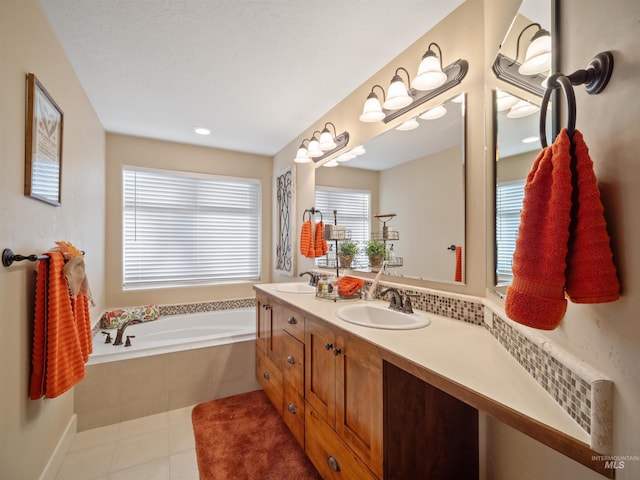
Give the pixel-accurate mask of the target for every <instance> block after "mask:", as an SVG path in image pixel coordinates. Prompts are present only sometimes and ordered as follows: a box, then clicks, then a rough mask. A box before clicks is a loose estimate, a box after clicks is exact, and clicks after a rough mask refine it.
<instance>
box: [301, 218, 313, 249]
mask: <svg viewBox="0 0 640 480" xmlns="http://www.w3.org/2000/svg"><path fill="white" fill-rule="evenodd" d="M311 229H312V227H311V220H307V221H306V222H303V223H302V229H301V230H300V254H301V255H304V256H305V257H308V258H313V256H314V255H313V254H312V255H309V253H310V252H314V250H313V237H312V232H311Z"/></svg>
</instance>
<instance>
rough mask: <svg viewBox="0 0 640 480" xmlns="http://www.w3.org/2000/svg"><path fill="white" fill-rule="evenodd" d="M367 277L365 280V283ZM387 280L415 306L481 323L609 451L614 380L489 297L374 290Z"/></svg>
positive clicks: (600, 447)
mask: <svg viewBox="0 0 640 480" xmlns="http://www.w3.org/2000/svg"><path fill="white" fill-rule="evenodd" d="M369 285H370V283H367V287H368V286H369ZM388 286H392V287H394V288H396V289H397V290H398V291H399V292H400V293H401V294H403V295H407V294H411V295H417V297H413V298H412V304H413V308H414V309H418V310H423V311H425V312H429V313H433V314H436V315H442V316H444V317H447V318H452V319H455V320H462V321H465V322H467V323H472V324H474V325H484V327H485V328H486V329H487V330H488V331H489V332H491V334H492V335H493V336H494V337H495V338H496V340H498V342H499V343H500V344H501V345H502V346H503V347H504V348H505V349H506V350H507V351H508V352H509V353H510V354H511V356H513V357H514V358H515V359H516V360H517V361H518V363H519V364H520V365H522V366H523V367H524V368H525V369H526V370H527V372H528V373H529V374H530V375H531V376H532V377H533V378H534V379H535V380H536V381H537V382H538V383H539V384H540V385H541V386H542V387H543V388H544V389H545V390H546V391H547V392H548V393H549V395H551V396H552V397H553V398H554V400H555V401H556V402H557V403H558V404H559V405H560V406H562V408H563V409H564V410H565V411H566V412H567V413H568V414H569V415H570V416H571V418H573V419H574V420H575V421H576V422H577V423H578V425H580V427H581V428H582V429H583V430H584V431H585V432H587V433H588V434H589V437H590V446H591V448H593V449H594V450H596V451H598V452H602V453H609V452H610V451H611V442H612V431H611V430H612V423H613V410H612V406H613V382H611V380H609V379H608V378H606V377H605V376H604V375H603V374H601V373H600V372H598V371H596V370H595V369H593V368H591V367H590V366H589V365H587V364H585V363H584V362H583V361H581V360H580V359H578V358H576V357H575V356H573V355H572V354H570V353H568V352H566V351H564V350H562V349H560V348H559V347H557V346H556V345H554V344H552V343H551V342H550V341H549V339H548V338H546V337H544V336H543V335H542V334H540V333H538V332H537V331H535V330H533V329H531V328H527V327H524V326H522V325H519V324H517V323H515V322H513V321H512V320H510V319H508V317H507V316H506V314H505V313H504V310H503V309H502V308H501V307H500V306H497V305H494V304H492V303H491V302H489V301H485V302H483V301H482V300H481V299H478V298H475V297H470V296H465V295H458V294H451V293H446V292H442V291H437V290H427V289H417V288H415V287H414V288H404V287H403V286H402V285H400V284H385V285H382V284H381V285H378V288H377V289H376V296H377V297H378V298H379V293H380V291H381V290H383V289H384V288H386V287H388Z"/></svg>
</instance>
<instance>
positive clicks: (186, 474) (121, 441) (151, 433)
mask: <svg viewBox="0 0 640 480" xmlns="http://www.w3.org/2000/svg"><path fill="white" fill-rule="evenodd" d="M192 408H193V407H186V408H181V409H178V410H172V411H170V412H164V413H159V414H156V415H150V416H148V417H142V418H137V419H135V420H129V421H126V422H122V423H117V424H115V425H108V426H106V427H100V428H94V429H92V430H85V431H83V432H79V433H77V434H76V436H75V438H74V439H73V442H72V444H71V446H70V447H69V451H68V452H67V455H66V457H65V458H64V461H63V462H62V465H61V466H60V470H59V471H58V474H57V476H56V480H140V479H141V478H144V479H145V480H198V466H197V463H196V451H195V440H194V437H193V427H192V425H191V409H192Z"/></svg>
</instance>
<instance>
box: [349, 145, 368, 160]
mask: <svg viewBox="0 0 640 480" xmlns="http://www.w3.org/2000/svg"><path fill="white" fill-rule="evenodd" d="M350 153H352V154H354V155H355V156H356V157H358V156H360V155H364V154H365V153H367V151H366V150H365V149H364V147H363V146H362V145H358V146H357V147H353V148H352V149H351V152H350Z"/></svg>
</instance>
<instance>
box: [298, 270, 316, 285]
mask: <svg viewBox="0 0 640 480" xmlns="http://www.w3.org/2000/svg"><path fill="white" fill-rule="evenodd" d="M305 274H306V275H309V285H311V286H312V287H315V286H316V285H318V274H317V273H313V272H302V273H301V274H300V275H299V276H300V277H302V276H303V275H305Z"/></svg>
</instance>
